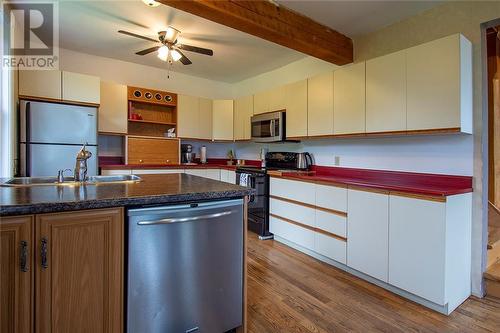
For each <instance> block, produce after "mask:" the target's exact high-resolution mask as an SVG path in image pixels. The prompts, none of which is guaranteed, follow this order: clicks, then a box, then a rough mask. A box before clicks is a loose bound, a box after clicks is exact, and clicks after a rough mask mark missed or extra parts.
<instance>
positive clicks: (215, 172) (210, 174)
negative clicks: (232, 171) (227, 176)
mask: <svg viewBox="0 0 500 333" xmlns="http://www.w3.org/2000/svg"><path fill="white" fill-rule="evenodd" d="M206 177H207V178H210V179H214V180H220V169H207V170H206Z"/></svg>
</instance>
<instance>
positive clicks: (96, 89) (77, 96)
mask: <svg viewBox="0 0 500 333" xmlns="http://www.w3.org/2000/svg"><path fill="white" fill-rule="evenodd" d="M100 92H101V86H100V79H99V78H98V77H97V76H92V75H85V74H80V73H72V72H62V99H63V100H65V101H78V102H85V103H93V104H99V103H100V100H101V97H100V96H101V93H100Z"/></svg>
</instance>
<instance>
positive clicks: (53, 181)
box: [0, 175, 141, 187]
mask: <svg viewBox="0 0 500 333" xmlns="http://www.w3.org/2000/svg"><path fill="white" fill-rule="evenodd" d="M139 181H141V178H140V177H138V176H135V175H115V176H90V177H88V179H87V180H86V181H84V182H78V181H75V179H74V178H73V177H64V182H59V181H58V178H57V177H17V178H10V179H8V180H6V181H4V182H1V183H0V186H8V187H23V186H43V185H52V186H63V185H80V184H84V185H97V184H114V183H128V182H139Z"/></svg>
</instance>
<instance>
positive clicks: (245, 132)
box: [234, 96, 253, 140]
mask: <svg viewBox="0 0 500 333" xmlns="http://www.w3.org/2000/svg"><path fill="white" fill-rule="evenodd" d="M252 115H253V96H245V97H240V98H237V99H235V100H234V139H235V140H250V138H251V135H252V133H251V123H250V119H251V118H252Z"/></svg>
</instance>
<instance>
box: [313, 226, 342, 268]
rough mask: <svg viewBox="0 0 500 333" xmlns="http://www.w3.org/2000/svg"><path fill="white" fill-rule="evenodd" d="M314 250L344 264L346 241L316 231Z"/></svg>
mask: <svg viewBox="0 0 500 333" xmlns="http://www.w3.org/2000/svg"><path fill="white" fill-rule="evenodd" d="M314 251H316V252H317V253H319V254H321V255H324V256H325V257H328V258H330V259H333V260H336V261H338V262H340V263H342V264H344V265H345V264H346V254H347V251H346V242H344V241H342V240H339V239H337V238H334V237H330V236H328V235H324V234H321V233H318V232H316V233H315V235H314Z"/></svg>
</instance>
